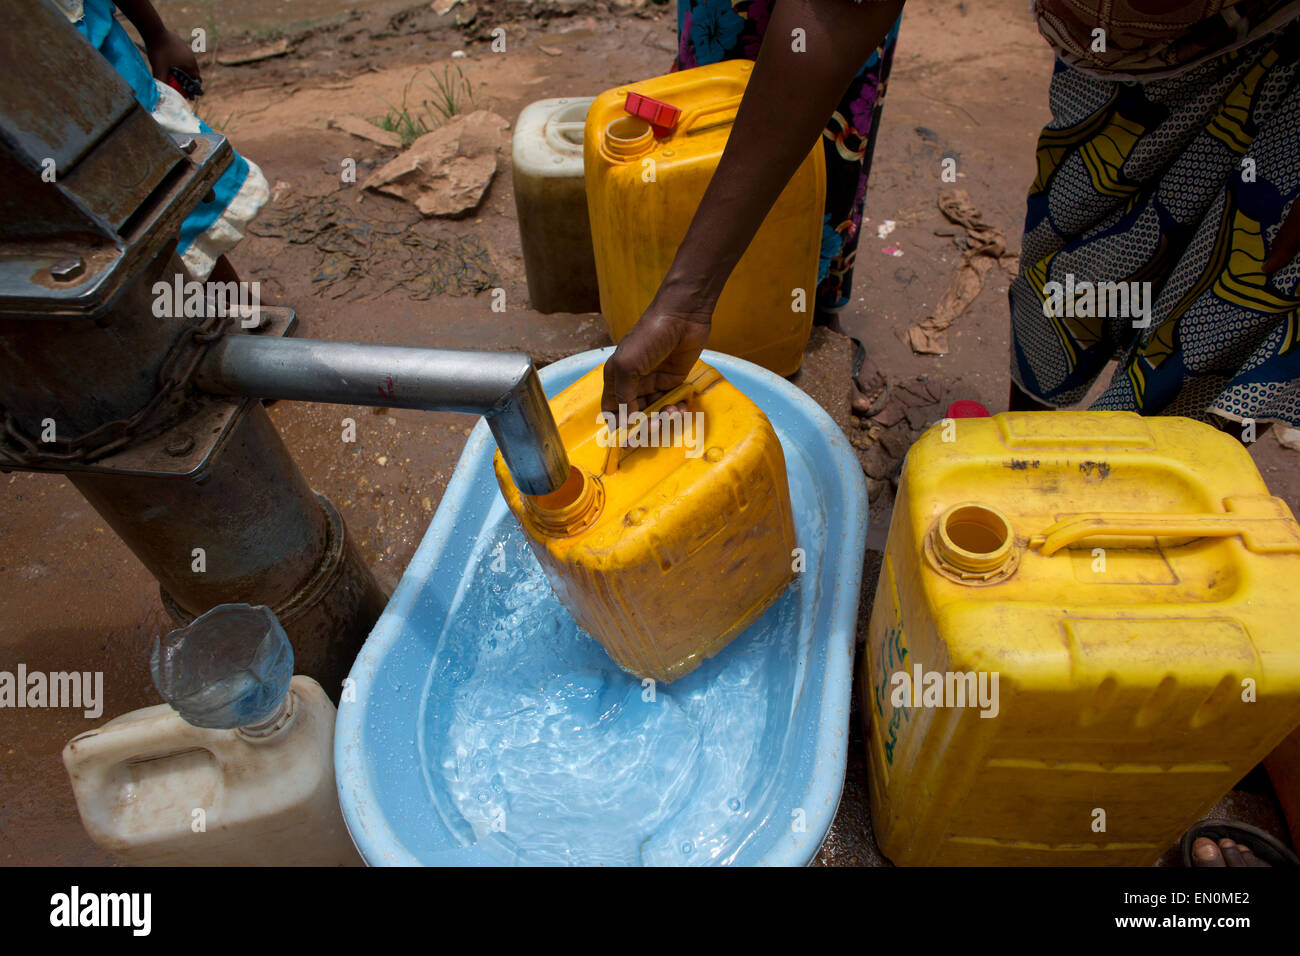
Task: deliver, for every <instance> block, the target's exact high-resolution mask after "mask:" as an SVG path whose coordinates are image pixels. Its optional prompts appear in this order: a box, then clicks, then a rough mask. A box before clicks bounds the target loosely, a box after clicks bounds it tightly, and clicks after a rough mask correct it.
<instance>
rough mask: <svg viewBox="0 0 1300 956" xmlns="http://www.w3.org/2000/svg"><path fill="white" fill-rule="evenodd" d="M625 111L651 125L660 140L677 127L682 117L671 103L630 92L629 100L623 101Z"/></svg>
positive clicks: (679, 111)
mask: <svg viewBox="0 0 1300 956" xmlns="http://www.w3.org/2000/svg"><path fill="white" fill-rule="evenodd" d="M623 109H625V110H627V112H628V113H630V114H632V115H633V116H635V117H637V118H639V119H643V120H645V121H646V122H647V123H649V124H650V126H651V128H652V129H653V130H654V134H655V136H657V137H660V138H662V137H664V136H667V135H668V134H669V133H671V132H672V131H673V129H674V128H675V127H676V126H677V120H678V119H679V118H680V117H681V115H682V111H681V110H680V109H678V108H677V107H676V106H673V105H672V104H671V103H665V102H664V101H663V100H656V99H654V98H653V97H649V96H646V95H644V94H642V93H632V92H629V93H628V94H627V99H626V100H624V101H623Z"/></svg>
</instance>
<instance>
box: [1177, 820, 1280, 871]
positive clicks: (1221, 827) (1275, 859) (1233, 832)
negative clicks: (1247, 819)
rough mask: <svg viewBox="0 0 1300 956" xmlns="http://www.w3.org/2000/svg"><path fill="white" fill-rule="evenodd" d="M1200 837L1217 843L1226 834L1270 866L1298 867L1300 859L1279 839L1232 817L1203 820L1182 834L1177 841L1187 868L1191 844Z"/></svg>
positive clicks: (1189, 864) (1190, 861) (1190, 863)
mask: <svg viewBox="0 0 1300 956" xmlns="http://www.w3.org/2000/svg"><path fill="white" fill-rule="evenodd" d="M1200 837H1206V838H1207V839H1210V840H1213V841H1214V842H1215V843H1218V842H1219V841H1220V840H1221V839H1223V838H1224V837H1227V838H1228V839H1229V840H1231V841H1232V842H1233V843H1243V844H1245V845H1246V846H1248V847H1250V851H1251V852H1252V853H1254V854H1255V856H1257V857H1259V858H1260V859H1261V860H1263V861H1264V862H1265V863H1267V864H1269V865H1270V866H1300V858H1298V857H1296V855H1295V853H1294V852H1293V851H1292V850H1291V849H1290V848H1289V847H1288V846H1287V845H1286V844H1285V843H1283V842H1282V841H1281V840H1279V839H1278V838H1277V837H1275V836H1273V834H1271V833H1266V832H1265V831H1263V830H1261V829H1260V828H1259V827H1253V826H1251V825H1250V824H1249V823H1237V822H1236V821H1234V820H1202V821H1201V822H1200V823H1198V824H1196V825H1195V826H1194V827H1192V828H1191V829H1190V830H1188V831H1187V832H1186V833H1184V834H1183V839H1182V840H1181V841H1180V843H1181V846H1182V851H1183V866H1187V867H1190V866H1192V865H1193V862H1192V844H1193V843H1195V842H1196V841H1197V840H1198V839H1199V838H1200Z"/></svg>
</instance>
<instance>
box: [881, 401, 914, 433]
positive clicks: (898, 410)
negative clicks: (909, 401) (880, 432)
mask: <svg viewBox="0 0 1300 956" xmlns="http://www.w3.org/2000/svg"><path fill="white" fill-rule="evenodd" d="M905 417H907V406H905V405H904V404H903V403H902V402H900V401H899V400H898V399H896V398H894V399H891V400H890V402H889V404H888V405H886V406H885V407H884V408H883V409H881V412H880V414H879V415H877V416H876V417H875V422H876V423H877V424H879V425H883V426H884V427H885V428H893V427H894V426H895V425H897V424H898V423H899V422H901V421H902V420H903V419H904V418H905Z"/></svg>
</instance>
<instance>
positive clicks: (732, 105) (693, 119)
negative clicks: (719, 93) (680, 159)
mask: <svg viewBox="0 0 1300 956" xmlns="http://www.w3.org/2000/svg"><path fill="white" fill-rule="evenodd" d="M740 100H741V97H740V96H729V97H727V98H726V99H725V100H721V101H719V102H717V103H710V104H709V105H708V106H696V107H693V108H692V109H688V110H686V111H685V112H684V113H683V115H682V117H681V119H679V120H678V121H677V132H680V133H682V134H684V135H686V136H692V135H694V134H695V133H703V132H704V131H705V130H708V129H713V128H714V127H715V126H726V125H728V124H730V123H733V122H735V119H736V111H737V110H738V109H740ZM719 114H721V115H719ZM708 117H713V119H712V120H711V121H708V120H707V118H708Z"/></svg>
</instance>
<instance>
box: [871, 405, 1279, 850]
mask: <svg viewBox="0 0 1300 956" xmlns="http://www.w3.org/2000/svg"><path fill="white" fill-rule="evenodd" d="M1297 581H1300V526H1297V524H1296V521H1295V519H1294V517H1293V516H1292V514H1291V512H1290V509H1289V508H1288V507H1287V505H1286V503H1285V502H1284V501H1282V500H1281V499H1278V498H1274V497H1272V496H1271V495H1270V494H1269V492H1268V490H1267V488H1266V487H1265V485H1264V482H1263V480H1262V479H1261V478H1260V475H1259V472H1258V471H1257V470H1256V468H1255V465H1254V463H1253V462H1252V461H1251V458H1250V456H1249V454H1247V452H1246V451H1245V449H1243V448H1242V447H1241V446H1240V445H1239V444H1238V443H1237V442H1236V441H1235V440H1234V439H1233V438H1231V437H1230V436H1228V435H1225V434H1222V433H1220V432H1218V431H1217V430H1216V429H1214V428H1212V427H1211V426H1209V425H1205V424H1202V423H1199V422H1195V421H1192V420H1190V419H1184V418H1142V417H1140V416H1138V415H1135V414H1132V413H1128V412H1032V413H1008V414H1002V415H995V416H993V417H992V418H983V419H974V418H972V419H955V420H949V421H948V422H941V423H939V424H938V425H935V426H932V427H931V428H930V429H929V430H928V431H927V432H926V433H925V434H924V435H923V436H922V437H921V438H920V439H919V440H918V441H917V443H916V444H915V445H914V446H913V447H912V449H911V451H910V452H909V454H908V457H907V460H906V465H905V467H904V470H903V473H902V477H901V480H900V483H899V489H898V497H897V500H896V502H895V506H894V515H893V521H892V524H891V526H890V530H889V537H888V542H887V545H886V551H885V557H884V561H883V564H882V568H881V573H880V579H879V583H878V585H877V589H876V598H875V604H874V606H873V608H872V614H871V621H870V625H869V628H868V640H867V646H866V648H865V649H864V653H863V655H862V658H861V662H860V666H861V668H862V678H863V683H862V687H863V694H864V700H863V702H862V703H863V708H864V719H865V720H867V721H869V729H868V734H867V748H868V758H869V762H870V767H871V771H870V780H871V804H872V817H873V822H874V826H875V833H876V836H877V838H878V839H879V841H880V845H881V848H882V850H883V851H884V852H885V854H886V855H887V856H888V857H889V858H890V859H891V860H893V861H894V862H895V863H897V864H902V865H958V866H964V865H1016V864H1031V865H1037V864H1068V865H1088V864H1098V865H1145V864H1150V863H1152V862H1154V861H1155V860H1156V859H1157V858H1158V857H1159V856H1160V855H1161V854H1162V853H1163V852H1164V851H1165V850H1166V849H1167V848H1168V847H1170V846H1171V845H1172V844H1174V843H1175V842H1176V841H1177V840H1178V839H1179V838H1180V837H1181V835H1182V834H1183V832H1184V831H1185V830H1186V829H1187V827H1189V826H1190V825H1191V824H1192V823H1194V822H1195V821H1196V820H1197V819H1199V818H1200V817H1201V816H1202V815H1203V814H1204V813H1205V811H1207V810H1208V809H1209V808H1210V807H1211V806H1213V805H1214V803H1215V802H1216V801H1217V800H1218V799H1219V798H1220V797H1221V796H1222V795H1223V794H1224V793H1226V792H1227V791H1228V790H1229V789H1231V787H1232V786H1233V785H1234V784H1236V782H1237V781H1238V780H1240V779H1241V778H1242V777H1243V776H1244V775H1245V774H1246V773H1247V772H1248V771H1249V770H1250V769H1251V768H1252V767H1254V766H1255V765H1256V764H1257V763H1258V762H1259V761H1260V760H1261V759H1262V758H1263V757H1264V756H1265V755H1266V754H1268V753H1269V751H1271V750H1272V749H1273V748H1274V747H1275V746H1276V745H1277V743H1278V742H1279V741H1281V740H1282V739H1283V738H1284V737H1286V736H1287V734H1288V733H1289V732H1290V731H1291V730H1292V729H1293V728H1294V727H1296V725H1297V724H1300V639H1298V638H1297V633H1296V621H1297V620H1300V590H1297V588H1296V582H1297ZM900 674H906V675H907V677H906V678H904V677H900V676H899V675H900ZM936 674H937V675H939V676H938V682H936V678H935V677H934V676H932V675H936ZM995 675H996V679H995ZM986 715H987V716H986Z"/></svg>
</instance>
